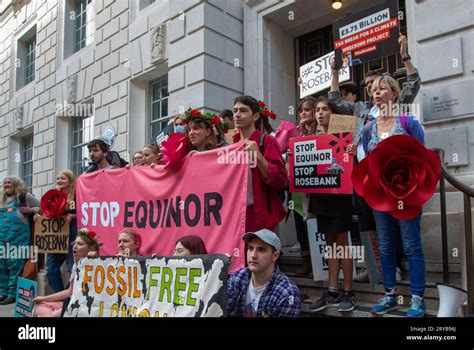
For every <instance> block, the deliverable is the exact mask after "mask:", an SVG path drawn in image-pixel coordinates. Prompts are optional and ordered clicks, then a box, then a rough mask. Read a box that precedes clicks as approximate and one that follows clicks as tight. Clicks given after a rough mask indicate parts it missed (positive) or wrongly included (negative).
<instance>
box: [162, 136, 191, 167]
mask: <svg viewBox="0 0 474 350" xmlns="http://www.w3.org/2000/svg"><path fill="white" fill-rule="evenodd" d="M188 150H189V138H188V136H187V135H183V134H181V133H174V134H171V135H170V136H169V137H168V139H167V140H166V141H163V142H162V143H161V153H163V158H162V161H163V162H164V163H165V169H167V168H173V167H175V166H177V165H178V164H179V163H180V160H181V159H183V158H184V157H185V156H186V154H188Z"/></svg>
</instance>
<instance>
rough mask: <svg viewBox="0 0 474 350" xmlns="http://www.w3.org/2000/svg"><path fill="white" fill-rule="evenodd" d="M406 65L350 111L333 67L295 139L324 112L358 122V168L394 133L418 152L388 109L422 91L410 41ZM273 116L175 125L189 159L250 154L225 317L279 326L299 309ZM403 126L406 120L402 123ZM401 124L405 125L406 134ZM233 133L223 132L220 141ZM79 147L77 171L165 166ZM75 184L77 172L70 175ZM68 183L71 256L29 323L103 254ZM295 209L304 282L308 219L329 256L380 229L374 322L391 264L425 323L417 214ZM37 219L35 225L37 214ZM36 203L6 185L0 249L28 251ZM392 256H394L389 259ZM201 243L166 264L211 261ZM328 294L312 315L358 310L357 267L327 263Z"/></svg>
mask: <svg viewBox="0 0 474 350" xmlns="http://www.w3.org/2000/svg"><path fill="white" fill-rule="evenodd" d="M399 43H400V48H401V51H400V53H401V57H402V61H403V62H404V64H405V67H406V71H407V84H406V85H405V87H404V89H403V90H402V91H400V88H399V87H398V83H397V82H396V81H395V80H394V79H393V78H391V77H390V76H387V75H380V74H379V73H377V72H375V71H371V72H369V73H367V75H366V77H365V86H366V88H367V92H368V95H369V96H370V97H371V100H370V101H366V102H365V101H358V96H357V94H358V91H357V87H356V86H355V85H353V84H345V85H343V86H341V87H339V82H338V76H339V74H338V70H337V69H336V67H335V64H334V63H333V64H332V72H333V75H332V76H333V78H332V85H331V91H330V92H329V94H328V97H324V96H320V97H318V98H313V97H306V98H304V99H302V100H301V102H300V104H299V106H298V112H299V116H298V117H299V118H298V128H299V131H300V135H301V136H309V135H322V134H326V133H328V125H329V121H330V118H331V115H332V114H346V115H354V116H355V117H356V119H357V124H356V130H355V132H354V135H353V136H354V139H353V144H351V145H349V147H348V149H347V152H348V153H349V154H350V155H352V156H353V161H354V163H358V162H360V161H362V159H363V158H364V157H366V156H367V155H369V154H370V153H371V152H372V151H373V150H374V149H375V148H376V147H377V145H378V143H380V142H381V141H382V140H384V139H386V138H388V137H390V136H393V135H399V134H404V135H409V136H411V137H414V138H416V139H417V140H419V141H420V142H422V143H423V141H424V138H423V130H422V128H421V125H420V124H419V123H418V122H417V121H416V119H414V118H413V117H411V116H409V117H406V116H402V115H401V114H399V113H398V114H397V113H396V112H395V109H394V108H392V107H393V105H396V104H399V103H411V102H413V100H414V98H415V96H416V94H417V92H418V90H419V88H420V77H419V75H418V72H417V70H416V68H415V67H413V65H412V63H411V61H410V58H409V56H408V54H407V51H406V38H405V37H404V36H400V39H399ZM273 116H274V114H273V112H271V111H270V110H268V109H267V107H266V106H265V104H264V103H263V102H262V101H258V100H257V99H255V98H253V97H251V96H239V97H237V98H236V99H235V100H234V101H233V111H230V110H224V111H222V112H221V114H220V116H217V115H213V114H205V113H203V112H201V111H198V110H193V109H190V110H188V111H187V112H186V113H185V115H183V116H180V117H179V118H176V119H175V121H174V122H175V124H176V128H175V129H176V130H177V131H178V132H182V133H184V134H185V135H187V137H188V138H189V150H188V151H189V153H194V152H205V151H208V150H213V149H216V148H219V147H226V146H227V145H229V144H231V143H237V142H242V143H243V144H244V149H245V151H247V152H253V153H254V154H256V165H257V166H256V167H252V168H251V170H250V171H251V176H250V179H251V183H250V186H251V191H249V192H250V193H251V196H248V198H247V208H246V226H245V232H246V234H245V235H244V236H243V238H242V239H243V241H244V242H245V246H246V267H245V268H243V269H241V270H239V271H237V272H236V273H235V274H233V275H232V276H230V278H229V281H228V288H227V294H228V310H227V311H228V315H232V316H254V317H255V316H256V317H269V316H270V317H277V316H286V317H294V316H298V315H299V312H300V307H301V299H300V293H299V291H298V288H297V287H296V285H295V284H294V282H292V281H291V280H290V279H289V278H288V277H287V276H285V275H284V274H283V273H282V272H281V271H280V269H279V267H278V260H279V257H280V254H281V242H280V239H279V238H278V236H277V235H276V234H275V232H278V229H277V226H278V225H279V223H280V222H281V221H282V220H283V219H284V218H285V216H286V214H287V210H286V209H285V207H284V205H283V203H282V198H281V195H280V194H281V193H282V192H283V191H284V190H285V189H287V185H288V178H289V174H288V170H287V167H286V165H287V164H286V162H287V160H286V161H285V160H284V158H285V155H282V150H280V147H279V144H278V142H277V140H276V139H275V137H274V136H272V133H273V128H272V126H271V123H270V120H269V118H272V117H273ZM405 119H407V120H408V121H405ZM407 125H408V126H407ZM228 130H230V132H227V131H228ZM87 148H88V150H89V157H90V161H91V164H90V166H89V167H88V168H87V170H86V171H85V172H86V173H90V172H93V171H97V170H107V169H113V168H117V167H124V166H126V167H127V168H130V167H131V166H141V167H142V166H150V167H155V166H157V165H160V164H162V157H163V155H162V153H161V151H160V145H155V144H148V145H145V146H144V147H143V148H142V149H140V150H137V151H135V152H134V153H133V154H132V157H131V164H126V162H125V161H124V160H123V159H122V158H121V157H120V156H119V154H118V153H117V152H112V151H111V150H110V148H109V145H108V143H107V140H105V139H102V138H98V139H94V140H93V141H91V142H90V143H89V144H88V145H87ZM77 175H80V174H77ZM75 182H76V177H75V175H74V174H73V173H72V172H71V171H69V170H62V171H60V172H59V173H58V175H57V178H56V189H58V190H59V191H62V192H64V193H65V194H66V195H67V198H68V205H67V207H66V212H65V213H64V215H66V217H67V221H68V223H69V228H70V230H69V232H70V235H69V240H70V244H69V246H70V251H69V253H68V254H48V255H47V260H46V272H47V274H46V276H47V279H48V284H49V286H50V287H51V289H52V290H53V291H54V292H55V294H51V295H48V296H39V297H37V298H36V299H35V303H36V304H37V307H36V309H35V315H36V316H42V317H44V316H60V315H61V314H62V312H63V311H64V307H63V305H64V303H65V301H66V300H67V299H68V298H69V297H70V296H71V294H72V288H73V281H74V275H75V273H76V271H75V267H74V266H75V265H74V264H75V263H77V262H78V260H79V259H80V258H83V257H86V256H89V257H94V256H98V255H99V248H100V242H98V240H97V238H96V237H93V236H90V235H88V233H87V230H86V231H84V230H79V231H78V227H77V225H78V223H77V221H76V212H75V206H74V205H73V203H74V202H75ZM289 195H291V199H292V201H293V204H294V210H293V214H294V219H295V230H296V233H297V237H298V241H299V243H300V246H301V257H302V264H301V266H300V268H299V269H298V270H297V271H296V274H295V276H296V277H311V259H310V253H309V242H308V234H307V228H306V220H307V219H309V218H314V217H316V218H317V222H318V230H319V231H320V232H323V233H324V234H325V237H326V244H327V245H330V246H333V245H335V246H336V247H346V246H348V245H349V241H348V232H349V231H351V225H352V213H353V212H355V213H356V214H357V216H358V218H359V230H360V231H361V232H362V231H377V235H378V242H379V248H380V252H381V265H382V272H383V283H384V287H385V291H386V294H385V296H384V298H382V300H380V302H379V303H378V304H377V305H376V306H375V307H374V308H373V310H372V313H374V314H384V313H386V312H388V311H391V310H393V309H395V308H396V307H397V298H396V290H395V287H396V282H397V278H396V273H397V270H396V269H397V265H399V263H398V262H399V261H400V260H401V258H403V255H405V257H406V259H407V260H408V264H409V269H410V287H411V290H412V294H413V297H412V301H411V305H410V309H409V310H408V313H407V315H408V316H415V317H416V316H423V314H424V312H425V306H424V301H423V292H424V287H425V280H424V268H425V267H424V257H423V250H422V246H421V241H420V216H417V217H416V218H415V219H412V220H397V219H395V218H393V217H392V216H390V214H388V213H387V212H381V211H377V210H374V209H372V208H370V206H369V205H368V204H367V202H366V201H365V200H364V199H363V198H362V197H361V196H359V195H358V194H357V193H355V192H354V194H353V195H336V194H309V193H291V194H289ZM35 214H36V215H35ZM39 214H41V213H40V212H39V202H38V200H37V199H35V198H34V196H33V195H31V194H30V193H27V190H26V186H25V184H24V182H23V181H22V180H20V179H18V178H16V177H14V176H8V177H6V178H5V179H4V181H3V196H2V197H1V198H0V244H5V243H7V242H9V243H10V244H16V245H19V246H21V245H28V244H29V242H30V228H31V224H32V223H31V222H30V221H29V219H28V217H27V216H28V215H31V216H32V217H33V221H34V220H37V219H38V215H39ZM141 244H142V240H141V236H140V234H139V232H137V231H136V230H134V229H124V230H122V231H120V232H119V234H118V251H119V254H118V255H120V256H127V257H130V256H139V255H140V247H141ZM397 252H398V253H397ZM208 253H212V252H209V251H208V250H207V249H206V247H205V245H204V242H203V240H202V239H201V238H200V237H198V236H185V237H181V238H180V239H178V240H177V241H176V243H175V248H174V251H173V252H170V255H174V256H179V257H181V256H189V255H200V254H208ZM64 262H66V265H67V271H68V272H69V274H70V279H69V285H68V286H66V287H64V285H63V282H62V278H61V270H60V268H61V266H62V264H63V263H64ZM24 263H25V260H21V259H16V260H15V259H10V260H5V259H0V304H9V303H12V302H14V301H15V295H16V286H17V278H18V276H20V275H21V273H22V269H23V265H24ZM328 270H329V271H328V272H329V280H328V283H327V286H328V289H327V291H325V292H324V293H323V295H322V296H321V297H320V298H319V299H317V300H316V301H315V302H314V303H312V304H311V305H309V307H308V310H309V311H314V312H316V311H320V310H323V309H325V308H327V307H335V308H337V310H338V311H341V312H347V311H352V310H354V308H355V307H356V300H355V294H354V292H353V286H352V280H353V276H352V274H353V261H352V259H351V258H349V257H343V258H340V257H334V256H329V258H328ZM340 270H342V272H343V278H344V280H343V289H342V291H340V289H339V271H340Z"/></svg>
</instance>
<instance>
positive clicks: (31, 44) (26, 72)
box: [16, 26, 36, 90]
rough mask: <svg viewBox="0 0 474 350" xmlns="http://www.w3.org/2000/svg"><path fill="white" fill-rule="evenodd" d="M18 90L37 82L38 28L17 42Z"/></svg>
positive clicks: (33, 28)
mask: <svg viewBox="0 0 474 350" xmlns="http://www.w3.org/2000/svg"><path fill="white" fill-rule="evenodd" d="M16 54H17V56H16V89H17V90H18V89H21V88H22V87H24V86H26V85H28V84H29V83H31V82H32V81H34V80H35V58H36V26H34V27H32V28H30V29H29V30H28V31H27V32H26V33H25V34H24V35H23V36H22V37H21V38H20V39H19V40H18V42H17V53H16Z"/></svg>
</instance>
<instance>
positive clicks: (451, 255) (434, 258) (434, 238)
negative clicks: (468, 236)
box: [421, 212, 464, 264]
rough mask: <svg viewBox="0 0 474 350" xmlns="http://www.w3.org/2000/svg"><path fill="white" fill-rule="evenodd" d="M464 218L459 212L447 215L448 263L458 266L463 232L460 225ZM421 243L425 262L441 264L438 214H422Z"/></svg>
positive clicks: (439, 217) (439, 220) (439, 219)
mask: <svg viewBox="0 0 474 350" xmlns="http://www.w3.org/2000/svg"><path fill="white" fill-rule="evenodd" d="M463 219H464V218H463V217H462V216H461V213H459V212H448V213H447V232H448V261H449V262H450V263H457V264H460V263H461V262H462V261H461V250H462V249H461V244H462V242H463V241H464V232H463V231H461V223H462V220H463ZM421 232H422V234H421V242H422V245H423V252H424V255H425V260H427V261H431V262H439V263H441V262H442V239H441V215H440V214H439V213H427V212H425V213H423V216H422V218H421Z"/></svg>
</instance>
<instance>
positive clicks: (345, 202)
mask: <svg viewBox="0 0 474 350" xmlns="http://www.w3.org/2000/svg"><path fill="white" fill-rule="evenodd" d="M315 104H316V108H315V114H316V120H317V123H318V132H317V133H318V134H327V132H328V127H329V120H330V117H331V114H332V113H334V114H340V112H339V110H338V109H337V107H336V106H335V105H334V104H333V103H332V102H331V101H329V100H328V99H327V98H326V97H323V96H321V97H318V99H317V100H316V103H315ZM309 211H310V213H312V214H314V215H316V217H317V220H318V221H317V222H318V232H321V233H323V234H324V235H325V238H326V247H327V248H328V272H329V283H328V290H327V291H326V292H325V293H324V294H323V296H322V297H321V298H320V299H318V300H317V301H315V302H314V303H313V304H311V305H310V306H309V309H310V311H314V312H316V311H320V310H323V309H325V308H327V307H337V311H341V312H342V311H352V310H354V308H355V305H356V302H355V296H354V293H353V291H352V269H353V266H352V265H353V262H352V257H351V256H345V254H343V256H342V257H341V256H340V254H336V252H339V251H342V252H348V251H350V250H349V249H347V248H348V247H349V239H348V231H350V230H351V226H352V196H351V195H346V194H311V196H310V202H309ZM340 268H342V272H343V274H344V294H343V295H339V290H338V278H339V269H340Z"/></svg>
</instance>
